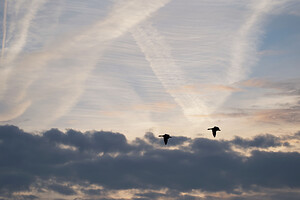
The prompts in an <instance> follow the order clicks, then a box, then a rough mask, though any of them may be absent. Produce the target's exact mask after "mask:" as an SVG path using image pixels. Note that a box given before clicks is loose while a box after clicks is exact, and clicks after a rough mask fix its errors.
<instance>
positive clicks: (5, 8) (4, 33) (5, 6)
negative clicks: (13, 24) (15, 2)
mask: <svg viewBox="0 0 300 200" xmlns="http://www.w3.org/2000/svg"><path fill="white" fill-rule="evenodd" d="M6 11H7V0H5V1H4V8H3V23H2V30H3V37H2V49H1V63H3V59H4V49H5V40H6Z"/></svg>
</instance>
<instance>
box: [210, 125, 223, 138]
mask: <svg viewBox="0 0 300 200" xmlns="http://www.w3.org/2000/svg"><path fill="white" fill-rule="evenodd" d="M207 130H211V131H212V134H213V136H214V137H216V135H217V131H221V130H220V128H219V127H217V126H214V127H213V128H208V129H207Z"/></svg>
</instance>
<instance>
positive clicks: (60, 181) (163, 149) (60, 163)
mask: <svg viewBox="0 0 300 200" xmlns="http://www.w3.org/2000/svg"><path fill="white" fill-rule="evenodd" d="M296 136H297V134H296V135H295V138H296ZM160 139H161V138H158V137H157V136H154V135H153V133H146V134H145V136H144V138H137V139H136V140H134V141H132V142H128V141H127V140H126V137H125V136H124V135H122V134H120V133H112V132H105V131H101V132H97V131H93V132H85V133H82V132H79V131H75V130H71V129H70V130H68V131H66V132H65V133H63V132H61V131H59V130H57V129H51V130H49V131H46V132H44V133H41V135H32V134H29V133H26V132H24V131H22V130H20V129H19V128H18V127H15V126H0V160H1V163H0V193H1V194H5V195H9V194H12V193H13V192H16V191H29V190H31V188H36V189H39V187H40V189H41V188H43V189H46V190H53V191H55V192H57V193H59V194H62V195H74V194H76V193H77V191H74V189H73V188H74V187H72V186H74V185H77V186H78V185H79V186H81V187H83V188H84V187H86V188H85V189H80V190H81V192H82V193H84V194H86V195H102V196H103V195H105V194H106V192H104V191H109V190H120V189H125V190H126V189H139V190H154V191H155V190H161V189H167V190H168V191H173V192H172V193H174V191H177V192H178V194H179V192H187V193H188V192H189V191H192V190H193V189H195V190H201V191H205V192H221V191H225V192H227V193H229V194H235V195H238V194H239V193H237V191H236V189H237V188H241V189H242V190H243V191H250V190H251V189H253V186H254V185H255V186H257V187H266V188H292V189H295V188H298V189H299V188H300V174H299V173H298V169H299V167H300V154H299V153H297V152H268V151H258V150H255V151H252V153H251V155H250V156H248V157H246V156H244V155H242V154H240V153H238V152H236V151H234V150H233V149H232V145H238V146H241V147H244V148H247V147H259V148H268V147H278V146H281V145H284V142H286V141H284V140H281V138H279V137H276V136H273V135H270V134H269V135H262V136H257V137H254V138H252V139H243V138H239V137H236V138H235V139H233V140H229V141H224V140H210V139H205V138H196V139H190V138H186V137H174V138H172V142H171V139H170V145H167V146H165V145H164V144H163V143H162V141H161V140H160ZM183 143H186V144H187V145H184V146H181V145H182V144H183ZM173 147H176V148H173ZM41 181H42V182H43V183H44V184H37V182H41ZM90 184H94V185H98V186H101V187H103V188H104V189H103V190H102V189H101V190H100V189H91V188H88V185H90ZM175 193H176V192H175ZM160 195H163V194H160V193H159V192H144V193H139V194H137V196H136V198H141V199H151V197H153V198H154V199H155V198H157V196H160ZM164 195H167V196H168V197H170V195H171V193H168V194H164ZM0 196H1V195H0ZM103 198H104V197H103ZM180 198H182V199H185V198H188V199H193V197H192V196H189V195H187V194H185V195H183V194H181V195H179V196H177V197H176V198H175V197H174V199H180ZM207 198H208V197H207ZM197 199H199V198H197Z"/></svg>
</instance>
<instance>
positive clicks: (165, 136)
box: [158, 134, 172, 145]
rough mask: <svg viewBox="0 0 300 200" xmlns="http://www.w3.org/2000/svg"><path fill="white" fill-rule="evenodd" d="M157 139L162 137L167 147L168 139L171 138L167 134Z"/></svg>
mask: <svg viewBox="0 0 300 200" xmlns="http://www.w3.org/2000/svg"><path fill="white" fill-rule="evenodd" d="M158 137H163V138H164V142H165V145H167V143H168V139H169V138H172V137H171V136H170V135H169V134H164V135H159V136H158Z"/></svg>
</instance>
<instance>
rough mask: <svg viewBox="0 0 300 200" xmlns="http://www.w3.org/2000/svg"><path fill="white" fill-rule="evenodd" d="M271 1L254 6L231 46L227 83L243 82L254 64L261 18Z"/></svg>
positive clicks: (269, 7) (266, 0) (270, 5)
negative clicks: (249, 68)
mask: <svg viewBox="0 0 300 200" xmlns="http://www.w3.org/2000/svg"><path fill="white" fill-rule="evenodd" d="M271 2H272V1H270V0H264V1H260V2H259V3H258V4H255V5H254V7H253V12H252V14H251V15H250V16H249V18H248V19H247V20H246V21H245V22H244V23H243V25H242V26H241V28H240V30H239V31H238V34H237V39H236V40H235V43H234V44H233V48H232V57H231V65H230V67H229V69H228V71H227V75H228V76H227V82H228V83H229V84H232V83H234V82H238V81H240V80H243V79H244V78H245V76H246V75H247V72H248V71H247V70H248V67H249V66H251V65H252V64H254V63H255V61H256V59H257V58H255V56H254V55H255V51H256V47H257V44H258V37H259V36H260V34H261V32H262V31H261V30H260V29H259V28H260V27H259V26H260V23H261V22H262V18H263V16H264V14H265V13H266V12H268V11H269V10H270V9H271V7H272V3H271Z"/></svg>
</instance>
